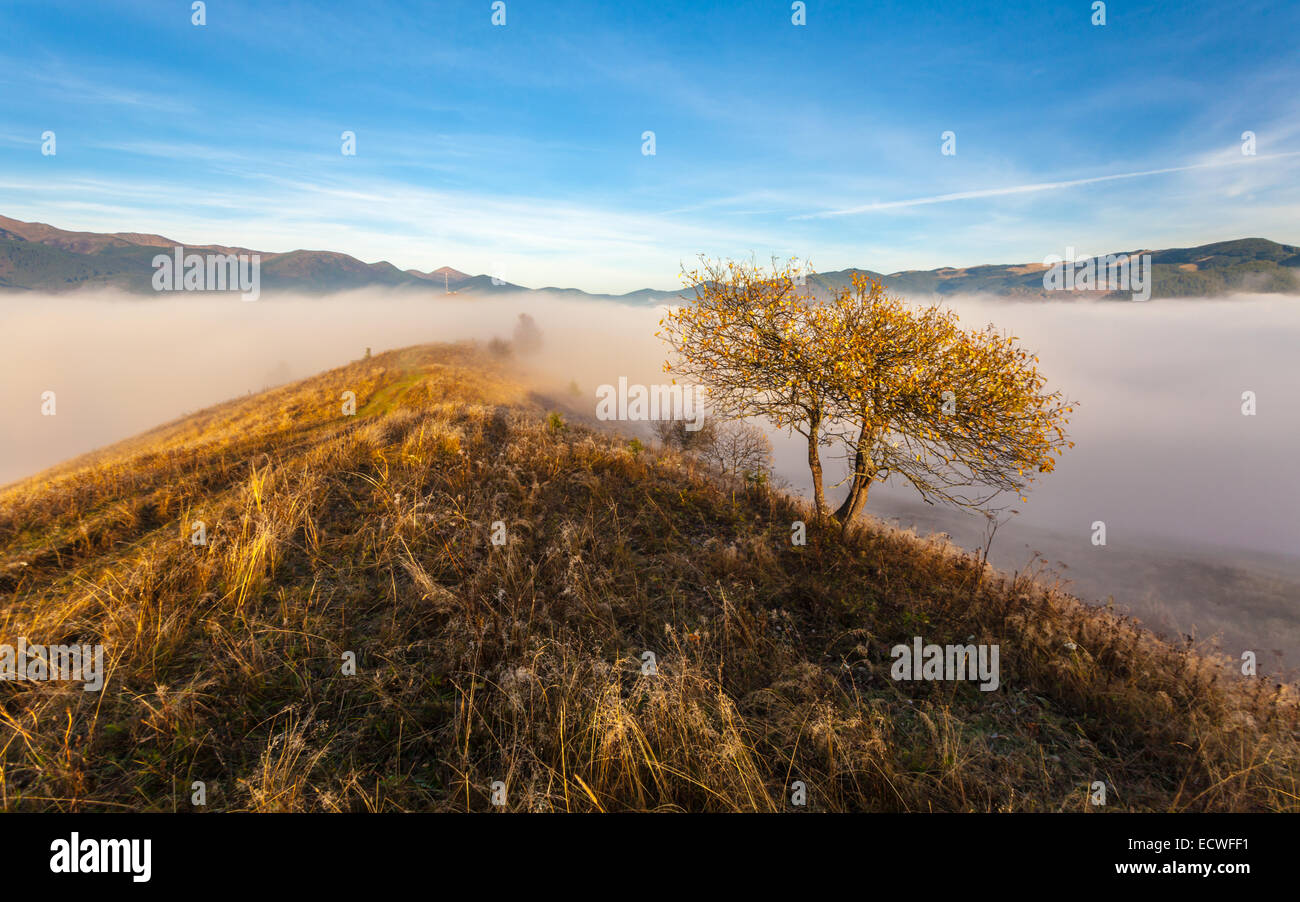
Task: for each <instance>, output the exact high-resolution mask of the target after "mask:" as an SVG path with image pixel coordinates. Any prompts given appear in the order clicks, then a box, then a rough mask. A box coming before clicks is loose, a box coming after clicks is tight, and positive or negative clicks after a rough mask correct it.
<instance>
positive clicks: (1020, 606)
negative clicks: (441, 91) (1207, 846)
mask: <svg viewBox="0 0 1300 902" xmlns="http://www.w3.org/2000/svg"><path fill="white" fill-rule="evenodd" d="M349 392H350V393H352V395H353V396H354V404H355V407H354V411H355V412H353V413H349V412H347V411H348V407H347V405H348V404H349V398H348V397H347V395H346V393H349ZM573 420H574V418H573V417H572V416H570V417H568V418H567V420H566V417H565V415H564V414H563V413H555V412H554V411H553V408H552V406H551V405H550V404H548V403H546V402H545V401H543V400H542V399H541V398H540V397H539V396H538V395H537V394H535V393H534V391H533V390H532V389H530V388H529V387H528V386H527V385H526V384H525V383H524V382H523V381H522V380H521V379H520V378H519V377H518V376H517V375H515V374H514V373H513V372H512V371H511V370H510V368H509V365H508V363H505V362H502V361H501V360H498V359H496V358H493V357H491V356H490V355H488V354H486V353H485V352H483V351H480V350H479V349H478V348H477V347H476V346H474V345H470V344H461V345H427V346H419V347H414V348H407V349H403V350H399V351H391V352H387V353H384V354H379V355H376V356H374V357H371V358H366V359H362V360H357V361H353V362H352V363H349V364H347V365H345V366H342V367H339V368H336V369H333V370H330V371H328V372H325V373H322V374H320V375H318V376H315V377H312V378H309V379H305V380H302V381H299V382H296V383H293V384H290V385H286V386H282V387H279V388H275V389H271V390H269V391H266V392H263V393H262V394H259V395H254V396H250V397H244V398H238V399H234V400H231V401H228V402H226V403H224V404H220V405H217V406H215V407H212V408H209V409H207V410H204V411H201V412H199V413H197V414H194V415H191V416H188V417H184V418H181V419H179V420H177V421H174V422H173V423H170V424H166V425H164V426H161V427H158V428H157V429H154V430H152V431H151V432H149V433H146V434H144V435H142V436H138V437H136V438H134V439H131V440H128V441H126V442H122V443H119V444H118V445H115V446H112V447H111V448H107V449H103V450H101V451H99V452H96V453H95V454H93V455H89V456H87V457H84V458H81V459H78V460H75V461H70V462H67V463H65V464H63V465H60V466H59V467H57V468H55V469H53V470H51V471H47V472H46V473H42V474H38V475H36V476H33V477H31V478H29V479H27V480H24V481H22V482H19V483H16V484H14V485H11V486H7V487H5V488H3V489H0V592H3V593H4V599H5V604H4V607H3V616H2V617H0V643H15V642H17V641H18V639H19V638H20V637H23V638H25V639H26V640H27V641H29V642H42V643H59V642H68V643H71V642H80V643H87V644H89V643H96V644H102V645H103V647H104V649H105V658H106V660H107V662H108V665H107V675H106V679H105V684H104V688H103V689H102V691H101V692H99V693H95V692H86V691H83V690H82V688H81V687H80V686H76V685H70V684H68V683H60V682H3V683H0V699H2V700H3V702H2V705H0V710H2V711H3V715H4V717H5V721H6V725H7V728H8V729H10V730H12V731H14V736H15V737H18V738H20V739H21V741H11V742H8V743H5V744H4V745H3V747H2V748H0V767H2V768H3V773H4V794H3V797H2V800H0V801H2V803H3V806H4V807H5V808H6V809H15V810H35V809H59V810H86V811H92V810H112V809H114V808H119V807H123V806H129V807H132V808H139V807H145V808H150V809H154V810H189V809H190V807H191V806H190V803H189V797H190V793H191V789H190V787H191V785H192V782H193V781H194V780H202V781H204V782H205V784H206V786H207V794H208V806H209V808H211V809H214V810H426V809H433V810H466V809H469V810H490V809H492V808H493V807H494V806H495V804H496V801H497V800H496V799H495V798H494V793H495V792H496V789H495V788H494V787H498V785H499V787H501V788H503V790H504V793H505V795H504V807H506V808H507V809H509V810H527V811H549V810H581V811H614V810H649V809H653V810H713V811H739V810H745V811H782V810H792V806H791V803H790V798H791V785H792V783H793V782H795V781H798V782H799V783H801V784H803V787H804V789H805V790H806V793H807V805H806V806H804V807H802V808H800V809H799V810H826V811H929V810H959V811H966V810H971V811H1021V810H1036V811H1095V810H1098V808H1097V806H1095V805H1094V804H1093V803H1092V802H1090V795H1091V794H1092V792H1093V790H1092V787H1093V786H1094V784H1095V783H1096V782H1097V781H1102V782H1104V783H1105V784H1106V786H1107V787H1108V790H1107V791H1108V794H1109V795H1108V801H1107V803H1106V807H1107V808H1110V809H1123V810H1296V809H1297V807H1300V806H1298V805H1297V800H1298V799H1300V794H1298V793H1297V789H1298V788H1300V787H1298V786H1297V782H1296V778H1297V765H1298V764H1300V757H1298V755H1297V738H1296V737H1297V727H1298V726H1300V720H1298V719H1297V710H1296V696H1295V691H1294V688H1293V687H1289V686H1282V685H1273V684H1270V683H1268V682H1267V681H1264V680H1247V679H1243V678H1240V677H1234V676H1233V675H1232V668H1231V666H1229V662H1226V661H1219V660H1215V659H1213V658H1211V657H1207V656H1204V655H1201V654H1199V653H1198V652H1197V651H1196V650H1194V649H1192V648H1190V647H1187V646H1186V645H1178V644H1171V643H1169V642H1167V641H1165V640H1162V639H1160V638H1158V637H1156V636H1154V635H1152V634H1151V633H1149V632H1148V631H1146V630H1145V629H1143V628H1142V627H1141V625H1140V624H1137V623H1135V622H1133V621H1131V620H1128V619H1125V618H1123V617H1120V616H1117V615H1116V614H1114V613H1113V612H1111V611H1108V610H1106V609H1102V608H1097V607H1091V606H1087V605H1084V604H1081V603H1080V602H1078V601H1077V600H1075V599H1073V598H1071V597H1070V596H1068V595H1066V594H1064V593H1062V592H1060V591H1059V590H1057V589H1055V588H1053V587H1050V586H1043V585H1039V584H1037V583H1036V582H1034V581H1033V580H1032V579H1031V578H1029V577H1028V576H1026V575H1024V574H1020V575H1007V574H998V573H996V572H994V571H992V570H991V569H990V568H987V567H986V566H984V565H983V564H982V563H981V562H980V561H979V560H977V559H976V558H974V557H973V556H971V555H967V554H964V553H962V552H960V551H959V550H958V549H955V548H954V547H952V546H950V545H947V544H946V543H943V542H942V541H939V540H927V539H921V538H918V537H916V536H914V535H911V534H908V533H903V532H899V531H897V530H893V529H889V528H887V527H885V526H883V525H882V524H880V523H879V522H876V521H871V520H868V521H865V522H864V523H862V524H861V526H859V527H857V528H855V529H854V530H853V531H852V532H851V534H850V537H849V539H848V541H847V542H845V543H842V544H841V543H840V542H839V541H835V540H832V539H831V537H830V536H828V535H822V534H821V533H819V532H818V531H817V530H816V529H815V528H813V527H811V526H810V527H809V530H808V542H807V544H806V545H802V546H801V545H796V544H792V542H791V535H792V524H793V523H794V522H795V521H805V522H807V521H809V520H810V515H809V512H808V510H807V509H806V507H804V506H803V505H801V504H800V503H799V502H798V501H796V500H794V499H791V498H789V497H787V496H785V495H782V494H779V493H776V492H773V491H770V490H768V489H766V488H761V487H754V486H748V487H747V486H744V485H738V484H730V483H728V482H727V481H726V480H725V479H723V478H722V477H721V476H720V475H719V474H717V473H716V472H713V471H710V470H709V469H708V468H707V467H705V466H703V465H702V464H700V463H699V462H698V461H697V460H695V459H694V458H691V457H689V456H685V455H682V454H680V453H677V452H672V451H667V450H656V449H647V448H644V447H642V446H640V445H639V443H633V442H629V441H628V440H627V439H626V438H625V437H621V436H619V435H617V434H615V433H612V432H609V431H604V430H599V431H598V430H596V429H593V428H588V427H586V426H583V425H581V424H579V423H577V422H575V421H573ZM200 524H201V526H202V529H201V530H200V529H199V525H200ZM494 537H495V538H499V539H501V540H502V541H501V542H500V543H495V542H494ZM197 538H201V539H202V541H201V542H197V541H196V539H197ZM916 640H923V641H924V642H925V643H938V644H940V645H945V644H953V643H956V644H967V643H969V644H985V645H997V646H998V647H999V649H1000V657H999V660H1000V668H1001V672H1000V676H999V680H998V687H997V689H995V690H994V691H989V692H985V691H981V690H980V688H979V687H978V686H977V685H976V684H975V683H973V682H970V681H956V682H953V681H944V680H938V681H935V680H920V681H912V680H901V681H900V680H897V679H894V678H893V676H892V675H891V670H892V663H893V662H892V661H891V652H890V650H891V648H893V647H894V646H896V645H898V644H911V643H913V642H914V641H916ZM647 653H649V655H650V656H651V657H649V658H647ZM349 662H350V663H349ZM349 666H351V667H353V668H354V670H352V671H351V672H349V670H348V668H349Z"/></svg>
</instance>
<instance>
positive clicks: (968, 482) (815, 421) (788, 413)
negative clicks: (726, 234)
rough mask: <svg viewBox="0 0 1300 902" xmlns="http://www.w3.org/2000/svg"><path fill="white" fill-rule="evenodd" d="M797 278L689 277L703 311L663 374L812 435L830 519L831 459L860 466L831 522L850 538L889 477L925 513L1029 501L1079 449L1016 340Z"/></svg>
mask: <svg viewBox="0 0 1300 902" xmlns="http://www.w3.org/2000/svg"><path fill="white" fill-rule="evenodd" d="M797 275H798V272H797V271H796V270H795V269H794V267H793V265H786V266H779V265H777V264H775V263H774V264H773V267H772V270H771V271H766V270H763V269H761V268H759V267H758V266H755V265H753V264H739V263H734V262H728V263H725V264H723V263H716V262H710V261H704V263H703V266H702V268H701V269H698V270H695V271H692V272H689V273H687V274H686V279H687V280H688V283H689V284H691V285H693V286H694V289H695V297H694V299H693V301H692V302H690V303H688V304H686V305H684V306H682V307H679V308H676V309H675V310H674V311H672V312H671V313H669V314H668V315H667V316H666V317H665V318H664V320H663V321H662V322H661V325H662V327H663V328H662V329H661V331H660V333H659V334H660V335H661V336H662V337H664V338H666V339H667V340H668V342H669V343H670V345H671V346H672V348H673V350H674V351H675V352H676V355H677V359H676V360H675V361H669V362H668V363H666V364H665V369H666V370H667V371H669V372H673V373H675V374H677V375H679V376H682V377H685V378H687V379H689V380H691V381H694V382H698V383H701V384H703V385H705V386H707V387H708V389H709V395H710V400H711V403H712V405H713V406H714V408H715V409H717V410H721V411H726V412H729V413H730V414H731V415H733V416H763V417H766V418H767V419H769V420H770V421H771V422H772V423H773V424H775V425H776V426H778V427H781V428H788V429H792V430H794V431H796V432H798V433H800V434H802V435H803V436H805V438H806V439H807V441H808V464H809V469H810V471H811V474H812V480H813V500H814V504H815V507H816V511H817V516H818V518H819V519H822V518H824V517H827V516H828V513H827V505H826V501H825V494H824V489H823V486H822V467H821V461H820V456H819V451H820V449H821V448H823V447H827V446H834V447H837V448H838V449H839V450H841V451H842V452H843V454H844V456H845V457H846V458H847V460H848V462H849V464H850V468H851V469H850V475H849V477H848V480H847V481H848V483H849V490H848V494H847V495H846V497H845V499H844V501H843V503H841V504H840V506H839V508H838V509H837V510H836V511H835V513H834V515H833V516H834V519H835V520H838V521H839V522H840V523H841V524H842V525H843V526H844V527H845V528H847V526H848V524H849V523H850V522H851V521H852V520H853V519H854V517H856V516H857V515H858V513H859V512H860V511H861V510H862V508H863V506H864V505H865V504H866V500H867V494H868V492H869V490H870V487H871V485H872V483H874V482H875V481H878V480H880V481H883V480H884V479H887V478H888V477H889V476H890V475H897V476H899V477H901V478H903V479H905V480H906V481H908V482H909V483H911V484H912V485H913V486H914V487H915V488H916V489H917V490H918V491H919V492H920V493H921V496H922V498H923V499H925V500H926V501H927V502H931V503H932V502H933V500H936V499H937V500H940V501H944V502H948V503H952V504H956V505H960V506H964V507H972V508H980V507H984V506H987V505H988V504H989V503H990V502H991V501H992V500H993V498H995V497H996V496H997V495H998V494H999V493H1001V492H1004V491H1015V492H1016V493H1017V494H1021V493H1023V492H1024V491H1025V489H1026V488H1027V487H1028V484H1029V483H1030V482H1032V481H1033V478H1034V477H1033V474H1034V473H1035V472H1047V471H1050V470H1051V469H1052V468H1053V466H1054V465H1055V458H1054V456H1053V455H1055V454H1057V453H1059V451H1060V450H1061V449H1062V448H1064V447H1066V446H1068V445H1070V444H1071V443H1069V442H1067V441H1066V439H1065V431H1064V427H1065V424H1066V421H1067V414H1068V413H1070V411H1071V408H1070V407H1069V406H1067V405H1066V403H1065V402H1064V400H1063V399H1062V397H1061V395H1060V394H1059V393H1058V392H1047V391H1045V390H1044V386H1045V383H1046V380H1045V379H1044V377H1043V376H1042V375H1041V374H1040V373H1039V372H1038V370H1037V369H1036V367H1035V364H1036V363H1037V362H1038V358H1036V357H1033V356H1031V355H1030V354H1029V353H1028V352H1027V351H1024V350H1021V349H1020V348H1019V347H1018V346H1017V344H1016V342H1017V339H1016V338H1015V337H1010V338H1007V337H1004V336H1003V335H1001V334H1000V333H999V332H998V331H997V330H996V329H994V328H993V327H992V326H988V327H986V328H984V329H980V330H966V329H962V328H961V327H960V326H959V325H958V319H957V315H956V314H955V313H954V312H952V311H951V310H945V309H944V308H942V307H940V306H938V305H935V306H931V307H928V308H914V307H911V306H908V305H906V304H904V303H903V302H902V301H901V300H899V299H898V298H894V297H891V296H889V295H887V294H886V293H885V291H884V289H883V288H882V287H881V286H880V284H879V283H877V282H875V281H873V280H871V279H867V278H864V277H862V276H858V275H855V276H854V277H853V280H852V283H851V284H850V285H848V286H846V287H844V288H842V289H841V290H840V291H839V292H838V293H836V294H835V296H834V297H833V298H831V299H830V300H828V301H817V300H815V299H814V298H812V297H811V296H808V295H807V294H805V293H804V292H803V291H802V290H801V289H800V287H799V286H800V285H801V284H802V280H797V278H796V277H797Z"/></svg>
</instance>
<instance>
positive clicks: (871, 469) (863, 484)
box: [835, 436, 876, 530]
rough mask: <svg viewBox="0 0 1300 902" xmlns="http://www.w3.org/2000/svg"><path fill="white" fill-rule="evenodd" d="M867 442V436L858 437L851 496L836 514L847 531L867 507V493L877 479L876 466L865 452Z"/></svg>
mask: <svg viewBox="0 0 1300 902" xmlns="http://www.w3.org/2000/svg"><path fill="white" fill-rule="evenodd" d="M865 442H866V437H865V436H859V437H858V451H857V454H856V455H854V458H853V478H852V479H851V480H850V482H849V494H848V497H847V498H845V499H844V503H843V504H841V505H840V507H839V510H837V511H836V512H835V519H836V520H839V521H840V524H841V526H842V527H843V528H844V529H846V530H847V529H848V528H849V524H850V523H852V522H853V520H854V518H856V517H857V515H858V514H859V513H861V512H862V508H863V507H865V506H866V503H867V493H868V492H870V491H871V483H872V481H873V480H874V479H875V478H876V468H875V465H874V464H873V463H872V461H871V458H869V457H868V456H867V455H866V454H865V453H864V451H863V445H864V444H865Z"/></svg>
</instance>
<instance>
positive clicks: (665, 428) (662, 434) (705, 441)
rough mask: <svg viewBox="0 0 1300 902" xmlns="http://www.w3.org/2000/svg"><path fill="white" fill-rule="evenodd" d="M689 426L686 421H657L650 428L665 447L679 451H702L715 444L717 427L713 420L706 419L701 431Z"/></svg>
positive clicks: (701, 425)
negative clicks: (688, 427)
mask: <svg viewBox="0 0 1300 902" xmlns="http://www.w3.org/2000/svg"><path fill="white" fill-rule="evenodd" d="M687 425H688V424H687V421H686V420H655V421H654V422H653V423H651V424H650V428H651V430H652V431H653V432H654V434H655V437H656V438H657V439H659V441H660V442H662V443H663V445H664V447H666V448H676V449H677V450H678V451H700V450H702V449H704V448H707V447H708V446H709V445H711V444H712V443H713V438H714V434H715V432H716V430H717V426H716V425H715V424H714V422H713V420H712V419H705V420H704V422H703V423H702V424H700V428H699V429H687V428H686V427H687Z"/></svg>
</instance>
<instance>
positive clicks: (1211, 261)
mask: <svg viewBox="0 0 1300 902" xmlns="http://www.w3.org/2000/svg"><path fill="white" fill-rule="evenodd" d="M178 246H182V245H181V243H180V242H177V241H174V240H172V239H170V238H166V237H164V236H162V235H154V234H143V233H138V232H115V233H111V234H105V233H97V232H76V231H68V230H65V229H59V228H56V227H54V226H51V225H46V224H44V223H36V222H22V221H20V220H17V219H10V218H8V217H5V216H0V291H9V292H18V291H46V292H51V291H71V290H75V289H79V288H86V287H98V288H116V289H118V290H121V291H126V292H132V293H152V292H153V288H152V280H153V274H154V268H153V259H154V257H155V256H157V255H158V254H159V253H169V252H171V251H172V250H173V249H174V248H176V247H178ZM183 246H184V247H185V249H186V251H187V252H195V253H200V254H260V255H261V285H262V290H263V291H266V292H277V291H294V292H301V293H308V294H329V293H334V292H340V291H349V290H354V289H359V288H370V287H380V288H389V289H396V290H403V291H412V292H417V293H421V294H433V295H447V294H456V295H492V294H504V293H515V292H520V291H525V292H538V293H545V294H549V295H562V296H568V297H573V298H593V299H600V300H613V301H617V302H620V303H627V304H657V303H662V302H664V301H668V300H671V299H673V298H676V297H677V296H679V294H680V290H670V291H660V290H655V289H650V288H645V289H641V290H638V291H632V292H628V293H626V294H619V295H610V294H593V293H590V292H586V291H582V290H581V289H577V288H555V287H546V288H536V289H533V288H525V287H523V286H520V285H516V284H513V283H510V282H507V281H504V280H501V279H495V278H493V277H492V276H488V275H469V274H467V273H464V272H461V271H459V270H456V269H453V268H451V267H448V266H443V267H440V268H437V269H432V270H429V271H427V272H422V271H420V270H417V269H406V270H402V269H398V268H397V267H396V266H394V265H393V264H391V263H388V262H386V261H380V262H378V263H365V262H363V261H361V260H358V259H357V258H356V257H352V256H349V255H348V254H344V253H340V252H337V251H311V250H295V251H288V252H286V253H270V252H266V251H256V250H252V249H250V248H243V247H227V246H224V245H215V244H210V245H183ZM1122 253H1124V254H1128V255H1130V256H1134V255H1139V254H1147V253H1149V254H1151V261H1152V283H1153V284H1152V292H1151V296H1152V297H1154V298H1173V297H1215V296H1221V295H1226V294H1231V293H1234V292H1260V293H1288V292H1297V291H1300V247H1296V246H1293V245H1289V244H1279V243H1278V242H1275V241H1270V240H1268V239H1265V238H1240V239H1237V240H1233V241H1220V242H1216V243H1213V244H1206V245H1201V246H1199V247H1190V248H1169V249H1165V250H1131V251H1124V252H1122ZM1046 268H1047V267H1046V265H1045V264H1043V263H1018V264H995V265H985V266H971V267H964V268H957V267H942V268H940V269H932V270H907V271H902V272H893V273H882V272H877V271H874V270H870V269H856V268H851V269H843V270H837V271H834V272H824V273H817V274H815V275H811V276H809V281H810V283H811V286H812V289H813V291H814V293H830V292H833V291H835V290H836V289H838V288H840V287H842V286H844V285H846V284H848V283H849V282H850V280H851V279H852V276H853V275H854V274H862V275H865V276H869V277H872V278H875V279H877V280H879V281H881V282H882V283H883V284H884V285H885V287H886V288H888V289H889V290H891V291H894V292H897V293H899V294H902V295H904V296H906V297H911V298H919V299H926V298H936V297H943V296H948V295H958V294H991V295H997V296H1003V297H1010V298H1020V299H1026V300H1032V299H1045V298H1048V297H1052V298H1055V299H1068V300H1081V299H1097V298H1099V297H1100V298H1102V299H1119V298H1124V297H1127V293H1126V292H1125V293H1112V294H1102V293H1099V292H1060V291H1053V292H1048V291H1045V290H1044V288H1043V271H1044V270H1045V269H1046Z"/></svg>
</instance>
